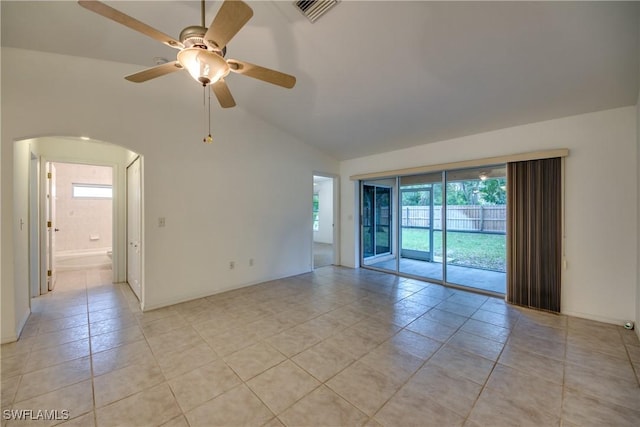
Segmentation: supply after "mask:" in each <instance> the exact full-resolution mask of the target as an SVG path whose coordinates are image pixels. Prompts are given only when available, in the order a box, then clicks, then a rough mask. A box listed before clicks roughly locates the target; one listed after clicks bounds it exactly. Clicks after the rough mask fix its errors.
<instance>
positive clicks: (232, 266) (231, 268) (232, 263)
mask: <svg viewBox="0 0 640 427" xmlns="http://www.w3.org/2000/svg"><path fill="white" fill-rule="evenodd" d="M234 268H236V262H235V261H231V262H229V270H233V269H234Z"/></svg>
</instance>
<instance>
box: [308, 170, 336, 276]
mask: <svg viewBox="0 0 640 427" xmlns="http://www.w3.org/2000/svg"><path fill="white" fill-rule="evenodd" d="M314 176H322V177H325V178H331V180H332V181H333V265H340V175H338V174H334V173H328V172H316V171H314V172H313V174H312V175H311V200H313V194H314V189H313V177H314ZM310 206H311V208H312V214H311V215H309V218H313V205H312V204H310ZM309 228H310V230H311V264H310V265H311V270H313V269H314V266H313V221H312V222H311V227H309Z"/></svg>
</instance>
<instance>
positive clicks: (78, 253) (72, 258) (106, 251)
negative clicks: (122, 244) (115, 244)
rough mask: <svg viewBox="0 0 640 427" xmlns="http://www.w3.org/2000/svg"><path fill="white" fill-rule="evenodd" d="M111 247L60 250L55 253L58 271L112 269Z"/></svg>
mask: <svg viewBox="0 0 640 427" xmlns="http://www.w3.org/2000/svg"><path fill="white" fill-rule="evenodd" d="M111 255H112V252H111V248H98V249H79V250H75V251H58V252H56V254H55V266H56V270H58V271H68V270H88V269H95V268H97V269H104V270H108V269H111V263H112V261H111Z"/></svg>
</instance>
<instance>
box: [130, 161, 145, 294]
mask: <svg viewBox="0 0 640 427" xmlns="http://www.w3.org/2000/svg"><path fill="white" fill-rule="evenodd" d="M140 178H141V176H140V158H139V157H138V158H137V159H136V160H135V161H134V162H133V163H131V164H130V165H129V166H128V167H127V243H128V244H127V282H129V286H130V287H131V290H133V292H134V293H135V294H136V296H137V297H138V300H140V299H141V298H142V283H141V280H140V272H141V264H142V255H141V254H142V252H141V243H142V240H141V238H140V236H141V233H140V228H141V219H142V217H141V201H142V200H141V180H140Z"/></svg>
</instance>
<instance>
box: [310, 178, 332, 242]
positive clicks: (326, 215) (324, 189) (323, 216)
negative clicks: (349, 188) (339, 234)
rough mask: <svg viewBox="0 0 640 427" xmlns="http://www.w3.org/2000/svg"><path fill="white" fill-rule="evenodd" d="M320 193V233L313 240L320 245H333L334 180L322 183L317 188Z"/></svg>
mask: <svg viewBox="0 0 640 427" xmlns="http://www.w3.org/2000/svg"><path fill="white" fill-rule="evenodd" d="M315 192H316V193H318V231H314V233H313V240H314V241H315V242H318V243H329V244H332V243H333V180H332V179H328V180H326V181H320V182H319V183H318V185H316V187H315Z"/></svg>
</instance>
